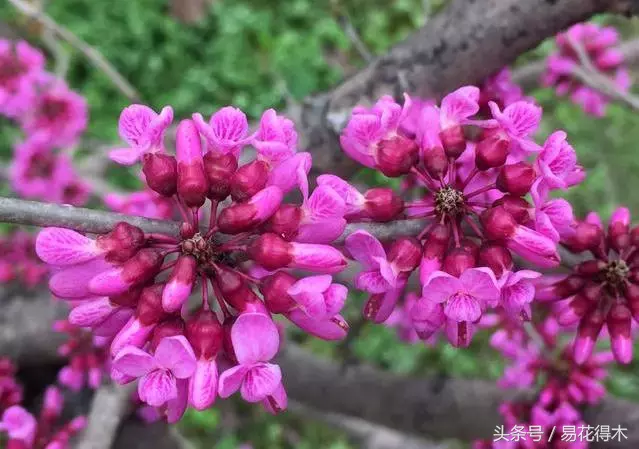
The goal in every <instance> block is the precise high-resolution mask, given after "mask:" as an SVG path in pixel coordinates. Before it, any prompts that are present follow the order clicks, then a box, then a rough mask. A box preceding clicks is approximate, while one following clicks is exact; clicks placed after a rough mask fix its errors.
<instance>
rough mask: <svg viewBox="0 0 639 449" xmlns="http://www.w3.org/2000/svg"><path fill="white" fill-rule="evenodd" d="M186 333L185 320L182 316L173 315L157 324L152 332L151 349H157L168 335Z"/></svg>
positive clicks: (173, 335)
mask: <svg viewBox="0 0 639 449" xmlns="http://www.w3.org/2000/svg"><path fill="white" fill-rule="evenodd" d="M176 335H184V320H183V319H182V318H180V317H172V318H169V319H167V320H164V321H162V322H161V323H160V324H158V325H157V326H155V329H153V333H152V334H151V339H150V344H151V350H153V351H155V349H156V348H157V347H158V345H159V344H160V342H161V341H162V340H164V339H165V338H168V337H175V336H176Z"/></svg>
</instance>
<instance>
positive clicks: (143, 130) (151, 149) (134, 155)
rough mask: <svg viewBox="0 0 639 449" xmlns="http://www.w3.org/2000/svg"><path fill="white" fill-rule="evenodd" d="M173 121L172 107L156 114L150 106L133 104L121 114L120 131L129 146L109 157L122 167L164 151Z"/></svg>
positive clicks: (166, 107)
mask: <svg viewBox="0 0 639 449" xmlns="http://www.w3.org/2000/svg"><path fill="white" fill-rule="evenodd" d="M172 121H173V109H172V108H171V107H170V106H165V107H164V108H162V111H160V113H159V114H158V113H156V112H154V111H153V109H151V108H149V107H148V106H144V105H141V104H133V105H131V106H129V107H127V108H125V109H124V110H123V111H122V113H121V114H120V121H119V124H118V131H119V133H120V138H122V140H124V141H125V142H126V143H127V144H128V145H129V146H128V147H127V148H117V149H114V150H111V151H110V152H109V157H110V158H111V159H112V160H113V161H115V162H117V163H118V164H122V165H133V164H135V163H136V162H137V161H138V160H139V159H140V158H141V157H142V156H143V155H144V154H147V153H155V152H162V151H163V150H164V144H163V140H164V133H165V132H166V129H167V128H168V127H169V126H170V125H171V122H172Z"/></svg>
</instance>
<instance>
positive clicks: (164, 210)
mask: <svg viewBox="0 0 639 449" xmlns="http://www.w3.org/2000/svg"><path fill="white" fill-rule="evenodd" d="M102 200H103V201H104V204H106V206H107V207H108V208H109V209H111V210H112V211H114V212H119V213H121V214H128V215H135V216H138V217H146V218H165V219H168V218H171V217H172V216H173V204H171V202H170V201H169V200H167V199H166V198H165V197H163V196H161V195H158V194H157V193H156V192H154V191H152V190H143V191H140V192H132V193H128V194H117V193H108V194H107V195H105V196H104V198H102Z"/></svg>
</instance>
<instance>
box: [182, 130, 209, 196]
mask: <svg viewBox="0 0 639 449" xmlns="http://www.w3.org/2000/svg"><path fill="white" fill-rule="evenodd" d="M175 148H176V150H175V153H176V156H177V161H178V182H177V190H178V194H179V195H180V197H181V198H182V200H183V201H184V203H185V204H186V205H187V206H188V207H201V206H202V205H203V204H204V202H205V201H206V195H207V193H208V191H209V182H208V179H207V177H206V174H205V173H204V162H203V159H202V142H201V140H200V134H199V133H198V131H197V128H196V127H195V124H194V123H193V121H192V120H182V121H181V122H180V124H179V125H178V127H177V134H176V142H175Z"/></svg>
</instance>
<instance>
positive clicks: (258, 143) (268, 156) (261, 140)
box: [251, 109, 297, 165]
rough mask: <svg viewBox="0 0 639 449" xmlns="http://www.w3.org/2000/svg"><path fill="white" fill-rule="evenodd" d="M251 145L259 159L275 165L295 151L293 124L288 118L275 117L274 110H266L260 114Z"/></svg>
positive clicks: (295, 141) (295, 133)
mask: <svg viewBox="0 0 639 449" xmlns="http://www.w3.org/2000/svg"><path fill="white" fill-rule="evenodd" d="M251 143H252V144H253V146H254V147H255V148H256V149H257V152H258V154H259V156H260V157H261V158H263V159H265V160H266V161H268V162H269V163H271V164H273V165H277V164H278V163H280V162H282V161H284V160H286V159H288V158H290V157H292V156H293V155H294V154H295V152H296V151H297V132H296V131H295V124H294V123H293V122H292V121H291V120H289V119H288V118H286V117H283V116H280V115H277V112H275V110H274V109H268V110H266V111H265V112H264V114H262V117H261V118H260V124H259V127H258V129H257V132H256V133H255V135H254V136H253V138H252V140H251Z"/></svg>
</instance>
